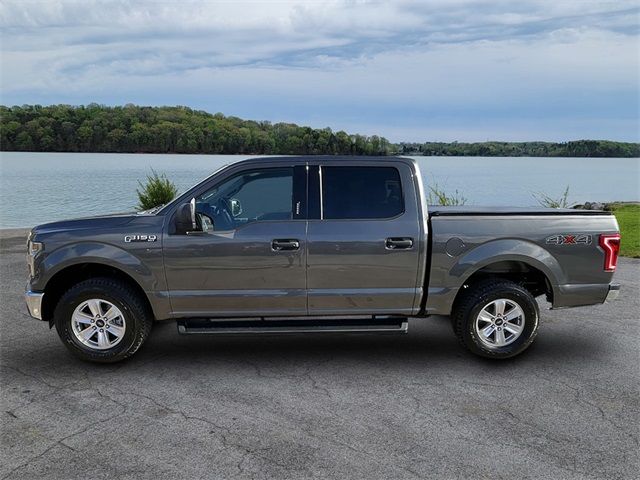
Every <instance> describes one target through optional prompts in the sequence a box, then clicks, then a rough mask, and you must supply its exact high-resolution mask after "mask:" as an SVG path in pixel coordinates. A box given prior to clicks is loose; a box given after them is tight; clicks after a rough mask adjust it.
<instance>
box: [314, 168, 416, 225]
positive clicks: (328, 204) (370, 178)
mask: <svg viewBox="0 0 640 480" xmlns="http://www.w3.org/2000/svg"><path fill="white" fill-rule="evenodd" d="M321 178H322V186H321V193H322V197H321V198H322V208H321V215H322V218H323V219H327V220H332V219H336V220H338V219H354V220H356V219H371V218H392V217H395V216H398V215H400V214H401V213H403V212H404V201H403V197H402V184H401V181H400V173H399V172H398V170H397V169H396V168H394V167H321Z"/></svg>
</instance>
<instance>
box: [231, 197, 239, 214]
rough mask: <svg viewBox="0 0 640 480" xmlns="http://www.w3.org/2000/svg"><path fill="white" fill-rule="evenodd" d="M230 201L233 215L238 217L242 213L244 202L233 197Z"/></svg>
mask: <svg viewBox="0 0 640 480" xmlns="http://www.w3.org/2000/svg"><path fill="white" fill-rule="evenodd" d="M229 203H230V204H231V215H232V216H233V217H237V216H238V215H240V214H241V213H242V204H241V203H240V200H238V199H237V198H232V199H231V200H230V201H229Z"/></svg>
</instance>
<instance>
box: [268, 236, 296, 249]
mask: <svg viewBox="0 0 640 480" xmlns="http://www.w3.org/2000/svg"><path fill="white" fill-rule="evenodd" d="M299 248H300V240H296V239H294V238H290V239H284V238H276V239H275V240H273V241H272V242H271V249H272V250H274V251H276V252H281V251H282V250H298V249H299Z"/></svg>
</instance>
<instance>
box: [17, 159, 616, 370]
mask: <svg viewBox="0 0 640 480" xmlns="http://www.w3.org/2000/svg"><path fill="white" fill-rule="evenodd" d="M619 245H620V234H619V231H618V225H617V223H616V219H615V217H614V216H612V215H611V214H610V213H607V212H602V211H580V210H554V209H542V208H535V209H499V208H479V207H473V208H464V207H429V208H428V207H427V202H426V198H425V191H424V187H423V184H422V177H421V175H420V171H419V169H418V165H417V164H416V162H414V161H413V160H411V159H406V158H388V157H382V158H367V157H286V158H256V159H251V160H246V161H242V162H238V163H235V164H232V165H229V166H226V167H224V168H222V169H220V170H218V171H217V172H215V173H214V174H213V175H211V176H210V177H209V178H207V179H206V180H204V181H203V182H201V183H199V184H198V185H196V186H195V187H193V188H191V189H190V190H188V191H187V192H186V193H184V194H183V195H181V196H180V197H178V198H177V199H176V200H175V201H173V202H171V203H169V204H167V205H165V206H163V207H161V208H159V209H157V210H154V211H147V212H141V213H133V214H118V215H108V216H101V217H96V218H84V219H77V220H69V221H61V222H55V223H49V224H45V225H40V226H38V227H35V228H34V229H33V230H32V231H31V233H30V235H29V240H28V254H27V259H28V265H29V270H30V278H29V283H28V286H27V292H26V302H27V306H28V308H29V312H30V314H31V315H32V316H33V317H35V318H37V319H40V320H44V321H46V322H49V325H50V326H51V327H52V326H53V325H55V327H56V329H57V331H58V334H59V335H60V338H61V339H62V341H63V343H64V344H65V345H66V346H67V347H68V348H69V349H70V351H71V352H73V353H74V354H76V355H77V356H79V357H80V358H83V359H87V360H92V361H98V362H114V361H118V360H122V359H124V358H126V357H129V356H131V355H133V354H134V353H135V352H136V351H137V350H138V349H139V348H140V347H141V345H142V344H143V343H144V341H145V340H146V339H147V337H148V335H149V333H150V331H151V327H152V325H153V323H154V322H155V321H164V320H175V321H177V325H178V331H179V332H180V333H181V334H246V333H252V334H253V333H290V332H304V333H310V332H332V333H337V332H363V333H364V332H378V333H389V332H406V331H407V328H408V319H409V318H414V319H415V320H412V321H413V322H415V321H421V320H422V319H425V318H427V317H429V316H430V315H449V316H450V317H451V321H452V326H453V330H454V332H455V334H456V335H457V337H458V339H459V340H460V343H461V344H462V345H463V346H464V347H466V348H467V349H469V350H470V351H471V352H473V353H475V354H478V355H481V356H485V357H490V358H508V357H513V356H514V355H517V354H519V353H521V352H522V351H524V350H525V349H526V348H527V347H528V346H529V345H530V344H531V342H532V341H533V340H534V338H535V336H536V334H537V331H538V325H539V309H538V304H537V302H536V300H535V297H538V296H540V295H545V296H546V298H547V299H548V301H549V302H551V304H552V306H553V308H564V307H576V306H580V305H592V304H597V303H603V302H605V301H606V300H610V299H612V298H614V297H615V296H616V295H617V293H618V290H619V286H618V285H614V284H612V283H611V280H612V277H613V272H614V270H615V268H616V261H617V257H618V249H619Z"/></svg>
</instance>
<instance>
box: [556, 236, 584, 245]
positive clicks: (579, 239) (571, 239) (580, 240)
mask: <svg viewBox="0 0 640 480" xmlns="http://www.w3.org/2000/svg"><path fill="white" fill-rule="evenodd" d="M546 243H547V245H591V235H586V234H582V235H568V234H567V235H551V236H550V237H547V240H546Z"/></svg>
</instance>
